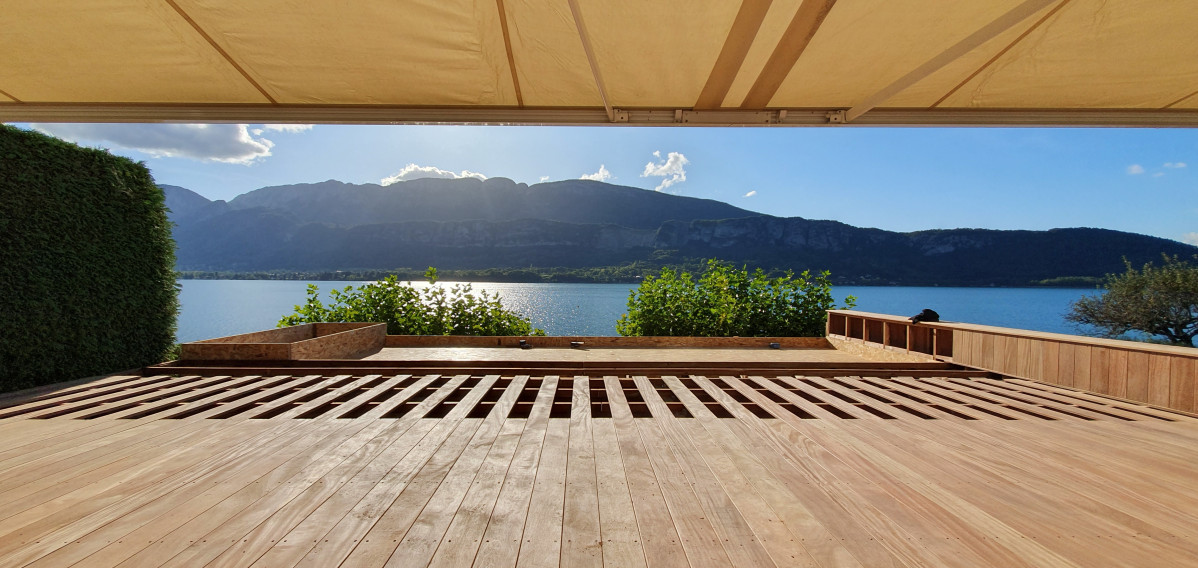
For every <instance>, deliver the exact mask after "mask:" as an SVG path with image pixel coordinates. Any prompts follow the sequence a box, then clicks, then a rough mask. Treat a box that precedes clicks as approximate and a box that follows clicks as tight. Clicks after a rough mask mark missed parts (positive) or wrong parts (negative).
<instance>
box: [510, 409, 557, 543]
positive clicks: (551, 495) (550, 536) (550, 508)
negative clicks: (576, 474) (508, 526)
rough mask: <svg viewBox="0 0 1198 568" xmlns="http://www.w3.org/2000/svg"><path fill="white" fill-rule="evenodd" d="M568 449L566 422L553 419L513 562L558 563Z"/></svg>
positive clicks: (546, 433) (547, 432) (547, 431)
mask: <svg viewBox="0 0 1198 568" xmlns="http://www.w3.org/2000/svg"><path fill="white" fill-rule="evenodd" d="M569 448H570V422H569V421H568V420H564V419H560V418H555V419H551V420H550V421H549V426H548V427H547V428H546V430H545V442H544V445H542V446H541V458H540V461H539V462H538V465H537V478H536V481H535V482H534V483H533V488H532V498H531V499H530V500H529V502H528V510H529V514H528V516H527V518H526V519H525V521H524V534H523V539H524V540H523V542H522V543H521V544H520V555H519V556H518V557H517V559H516V563H517V564H518V565H521V566H552V565H555V564H559V563H560V562H561V554H562V524H563V522H564V516H565V498H566V494H565V487H566V465H567V457H568V455H569Z"/></svg>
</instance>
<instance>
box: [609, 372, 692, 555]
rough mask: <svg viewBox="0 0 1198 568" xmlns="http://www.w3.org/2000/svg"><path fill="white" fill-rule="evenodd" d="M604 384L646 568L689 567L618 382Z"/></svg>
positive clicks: (613, 378) (611, 379) (610, 380)
mask: <svg viewBox="0 0 1198 568" xmlns="http://www.w3.org/2000/svg"><path fill="white" fill-rule="evenodd" d="M604 380H605V382H606V385H607V396H608V398H609V400H611V413H612V418H611V420H612V425H613V426H614V427H615V431H616V437H617V439H618V442H619V448H620V459H621V461H622V462H623V464H624V476H625V478H626V479H627V481H628V492H629V495H630V496H631V497H632V506H633V510H634V511H635V512H636V522H637V525H638V526H639V528H640V534H641V546H643V547H644V551H645V562H646V564H648V566H649V567H650V568H653V567H656V566H689V565H690V562H689V561H688V559H687V556H686V552H685V550H684V549H683V546H682V538H681V537H680V536H679V534H678V529H677V528H676V525H675V520H674V519H673V518H672V517H671V516H670V510H669V508H668V507H667V505H666V501H665V497H663V496H662V488H661V484H660V483H659V481H658V479H657V476H656V475H655V474H654V472H653V466H652V464H651V463H650V461H649V458H648V456H647V455H646V450H645V446H644V444H643V443H642V442H641V439H640V434H639V433H638V432H637V431H636V426H635V425H634V424H633V423H632V421H633V417H632V413H631V411H630V410H629V407H628V402H627V399H625V397H624V392H623V389H622V388H621V387H620V381H619V380H618V379H616V378H615V377H606V378H605V379H604Z"/></svg>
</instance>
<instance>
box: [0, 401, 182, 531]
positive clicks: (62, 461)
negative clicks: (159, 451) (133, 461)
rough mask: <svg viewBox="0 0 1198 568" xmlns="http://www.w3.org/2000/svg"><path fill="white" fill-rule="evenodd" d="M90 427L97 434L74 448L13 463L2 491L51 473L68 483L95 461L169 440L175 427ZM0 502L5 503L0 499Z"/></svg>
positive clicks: (0, 475) (1, 476)
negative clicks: (148, 442) (163, 439)
mask: <svg viewBox="0 0 1198 568" xmlns="http://www.w3.org/2000/svg"><path fill="white" fill-rule="evenodd" d="M91 426H92V427H93V428H94V429H95V430H96V433H95V434H94V435H91V436H86V437H81V438H79V439H78V440H77V441H76V443H75V444H73V445H67V446H66V447H59V446H53V447H50V448H47V449H46V450H45V451H38V450H31V451H30V452H29V453H28V454H27V455H26V456H25V457H26V458H27V459H25V460H20V459H13V460H12V461H10V462H9V463H8V467H6V468H5V469H4V470H2V471H0V484H2V486H3V487H4V488H5V489H17V488H20V487H23V486H24V484H27V483H30V482H33V481H37V480H44V479H45V478H46V477H47V476H49V475H50V474H52V473H57V474H60V475H62V476H63V479H64V480H65V479H70V478H71V477H73V476H74V475H75V474H76V472H79V471H84V472H85V471H88V470H89V469H90V467H92V465H93V464H94V463H95V462H96V461H97V460H100V463H104V462H105V461H109V460H106V459H105V458H106V457H108V456H111V455H112V454H117V453H120V452H121V451H122V450H123V449H125V448H128V447H130V446H136V445H139V444H143V443H144V442H145V441H147V440H152V439H154V438H157V437H161V436H169V435H170V434H171V432H172V431H173V430H176V429H177V427H178V424H171V423H157V422H150V423H146V422H127V423H125V424H120V425H118V427H112V426H110V425H109V424H107V423H105V422H92V423H91ZM168 439H169V438H168ZM113 459H116V458H113ZM0 502H6V500H5V499H4V498H0ZM0 515H2V513H0Z"/></svg>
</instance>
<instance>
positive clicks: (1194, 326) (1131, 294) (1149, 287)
mask: <svg viewBox="0 0 1198 568" xmlns="http://www.w3.org/2000/svg"><path fill="white" fill-rule="evenodd" d="M1194 258H1195V259H1196V260H1198V255H1195V257H1194ZM1123 262H1124V264H1126V265H1127V272H1125V273H1123V274H1108V275H1107V276H1106V282H1105V283H1104V284H1103V286H1102V287H1103V288H1104V289H1105V290H1106V293H1105V294H1103V295H1101V296H1087V297H1084V298H1082V299H1080V300H1078V301H1076V302H1074V303H1073V306H1072V309H1071V311H1070V312H1069V313H1068V314H1067V315H1066V316H1065V319H1067V320H1069V321H1071V322H1074V323H1078V324H1085V325H1091V326H1094V327H1097V328H1099V330H1100V334H1101V335H1105V336H1107V337H1115V336H1119V335H1122V334H1124V333H1127V332H1129V331H1141V332H1144V333H1148V334H1152V335H1158V336H1163V337H1164V338H1165V339H1167V340H1168V341H1169V343H1172V344H1173V345H1184V346H1187V347H1193V346H1194V337H1195V336H1198V266H1194V265H1191V264H1190V263H1188V262H1186V261H1184V260H1178V259H1177V257H1176V256H1173V257H1170V256H1168V255H1164V264H1163V265H1162V266H1160V267H1157V266H1153V264H1152V263H1151V262H1150V263H1148V264H1145V265H1144V268H1142V269H1140V270H1136V269H1135V268H1133V267H1132V265H1131V263H1130V262H1128V261H1127V259H1124V260H1123Z"/></svg>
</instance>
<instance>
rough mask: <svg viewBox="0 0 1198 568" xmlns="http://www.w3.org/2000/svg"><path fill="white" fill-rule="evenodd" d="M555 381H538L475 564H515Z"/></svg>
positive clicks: (554, 377)
mask: <svg viewBox="0 0 1198 568" xmlns="http://www.w3.org/2000/svg"><path fill="white" fill-rule="evenodd" d="M557 381H558V377H556V376H547V377H545V380H544V382H543V383H542V384H541V389H540V390H539V391H538V393H537V398H536V401H535V402H534V403H533V407H532V411H531V413H530V414H529V416H528V418H527V420H528V422H527V423H526V424H525V425H524V433H523V434H522V435H521V437H520V443H519V445H518V446H517V447H516V454H515V456H514V457H513V458H512V463H511V465H510V466H509V467H508V471H507V475H506V476H505V477H504V480H503V488H502V489H501V490H500V492H499V497H498V498H497V499H496V501H495V508H494V509H493V510H492V511H491V518H490V522H489V523H488V524H487V530H486V532H485V533H483V539H482V542H481V543H480V544H479V549H478V554H477V556H476V557H475V559H474V566H478V567H498V566H515V564H516V560H517V559H518V558H519V556H520V545H521V544H522V543H523V540H524V523H525V522H526V521H527V519H528V504H529V502H530V501H531V500H532V493H533V488H534V485H535V483H536V476H537V468H538V466H539V464H540V459H541V449H542V448H543V447H544V443H545V434H546V431H547V430H548V426H549V412H550V406H552V403H553V397H554V396H555V394H556V390H557ZM509 420H511V418H509ZM559 534H560V533H559Z"/></svg>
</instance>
